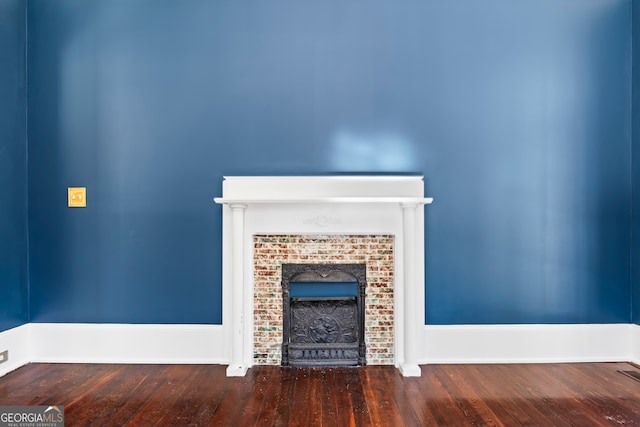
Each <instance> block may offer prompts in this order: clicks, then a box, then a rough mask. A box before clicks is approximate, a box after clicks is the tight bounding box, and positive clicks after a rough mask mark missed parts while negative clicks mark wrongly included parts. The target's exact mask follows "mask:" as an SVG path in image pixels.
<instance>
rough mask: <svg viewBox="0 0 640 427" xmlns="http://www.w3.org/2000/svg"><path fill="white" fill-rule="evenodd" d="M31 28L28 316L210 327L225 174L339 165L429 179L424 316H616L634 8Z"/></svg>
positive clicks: (624, 305)
mask: <svg viewBox="0 0 640 427" xmlns="http://www.w3.org/2000/svg"><path fill="white" fill-rule="evenodd" d="M28 19H29V34H28V37H29V41H30V48H29V52H28V60H29V69H30V70H31V71H30V73H29V80H28V83H29V99H28V105H29V125H28V129H29V159H30V163H29V179H30V191H29V203H30V211H29V221H30V236H31V244H30V247H31V250H30V265H31V269H30V280H31V293H32V305H31V309H32V320H33V321H35V322H133V323H136V322H141V323H219V322H220V320H221V302H220V300H221V253H220V250H221V249H220V248H221V208H220V206H217V205H215V204H213V202H212V198H213V197H214V196H219V195H220V194H221V181H222V176H223V175H258V174H286V175H289V174H324V173H342V172H367V173H382V172H384V173H393V172H399V173H420V174H424V175H425V178H426V188H427V194H428V195H429V196H433V197H435V203H434V204H433V205H432V206H429V207H428V208H427V214H426V220H427V227H426V233H427V235H426V263H427V275H426V280H427V289H426V305H427V311H426V316H425V317H426V321H427V322H428V323H433V324H447V323H453V324H456V323H458V324H459V323H601V322H629V321H630V313H629V293H630V292H629V290H630V289H629V268H630V267H629V249H630V236H629V223H630V198H629V192H630V178H631V176H630V174H631V171H630V165H629V150H630V144H631V134H630V128H631V119H630V102H631V44H630V40H631V1H630V0H540V1H534V2H533V1H532V2H514V1H512V0H488V1H483V2H477V1H474V0H461V1H456V2H445V1H440V2H437V1H402V2H397V1H391V0H378V1H370V2H366V3H365V2H344V1H339V0H325V1H318V2H298V1H293V0H274V1H269V2H264V1H243V2H237V1H215V2H214V1H208V0H153V1H151V0H93V1H85V0H56V1H40V0H32V1H30V2H29V8H28ZM67 186H87V187H88V207H87V208H86V209H68V208H66V207H65V203H66V187H67Z"/></svg>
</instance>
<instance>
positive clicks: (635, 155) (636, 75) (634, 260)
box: [631, 1, 640, 324]
mask: <svg viewBox="0 0 640 427" xmlns="http://www.w3.org/2000/svg"><path fill="white" fill-rule="evenodd" d="M632 43H633V83H632V85H633V91H632V93H633V98H632V101H633V108H632V109H631V110H632V123H633V125H632V135H633V140H632V165H633V168H632V181H631V189H632V193H631V197H632V199H631V200H632V207H631V213H632V222H631V316H632V319H633V322H634V323H637V324H640V4H639V3H638V2H637V1H635V2H633V39H632Z"/></svg>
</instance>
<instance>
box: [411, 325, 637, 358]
mask: <svg viewBox="0 0 640 427" xmlns="http://www.w3.org/2000/svg"><path fill="white" fill-rule="evenodd" d="M636 327H637V325H630V324H581V325H446V326H444V325H443V326H439V325H438V326H436V325H427V326H425V327H424V329H423V336H422V340H421V343H420V357H419V359H418V362H419V363H421V364H432V363H449V364H453V363H560V362H621V361H625V362H626V361H632V360H633V356H634V352H633V350H632V348H633V340H634V339H633V333H634V330H635V329H634V328H636ZM636 335H639V333H638V332H636ZM635 340H636V341H638V339H637V338H636V339H635ZM635 355H636V357H637V355H638V351H636V352H635Z"/></svg>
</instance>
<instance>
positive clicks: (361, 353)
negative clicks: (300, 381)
mask: <svg viewBox="0 0 640 427" xmlns="http://www.w3.org/2000/svg"><path fill="white" fill-rule="evenodd" d="M366 270H367V269H366V264H282V302H283V313H282V314H283V315H282V321H283V334H282V335H283V339H282V366H364V365H366V345H365V341H364V307H365V290H366V286H367V278H366ZM305 283H314V284H318V285H320V286H322V285H324V289H323V290H324V292H322V293H323V294H324V295H323V296H319V297H318V296H303V297H297V296H293V297H292V296H291V294H292V292H291V291H292V285H293V286H294V287H295V286H297V285H298V284H305ZM341 284H353V285H354V286H353V288H354V291H353V292H346V294H347V295H345V294H344V292H337V290H338V289H342V290H344V289H345V287H344V286H340V285H341ZM332 289H336V292H333V291H332Z"/></svg>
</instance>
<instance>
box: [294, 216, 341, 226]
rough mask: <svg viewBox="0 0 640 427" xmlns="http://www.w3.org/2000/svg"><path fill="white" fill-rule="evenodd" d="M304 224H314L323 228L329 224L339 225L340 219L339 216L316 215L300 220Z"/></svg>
mask: <svg viewBox="0 0 640 427" xmlns="http://www.w3.org/2000/svg"><path fill="white" fill-rule="evenodd" d="M302 223H303V224H305V225H315V226H316V227H320V228H325V227H328V226H330V225H340V224H342V220H341V219H340V218H334V217H330V216H327V215H317V216H314V217H313V218H307V219H305V220H304V221H302Z"/></svg>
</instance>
